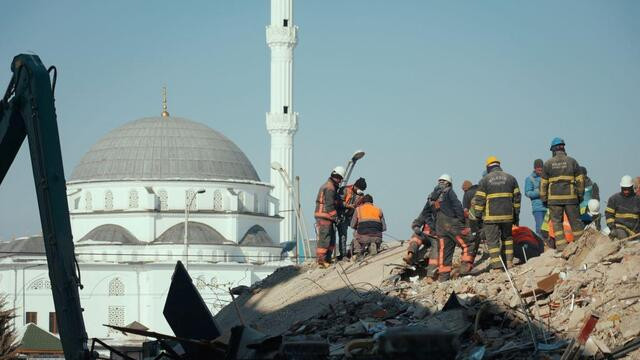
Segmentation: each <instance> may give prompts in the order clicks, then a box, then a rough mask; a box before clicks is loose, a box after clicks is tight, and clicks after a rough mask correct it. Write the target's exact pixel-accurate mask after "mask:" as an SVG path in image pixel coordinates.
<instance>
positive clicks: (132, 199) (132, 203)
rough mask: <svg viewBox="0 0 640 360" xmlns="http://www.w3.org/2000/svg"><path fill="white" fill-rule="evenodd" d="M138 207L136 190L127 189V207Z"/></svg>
mask: <svg viewBox="0 0 640 360" xmlns="http://www.w3.org/2000/svg"><path fill="white" fill-rule="evenodd" d="M137 207H138V191H136V190H131V191H129V209H136V208H137Z"/></svg>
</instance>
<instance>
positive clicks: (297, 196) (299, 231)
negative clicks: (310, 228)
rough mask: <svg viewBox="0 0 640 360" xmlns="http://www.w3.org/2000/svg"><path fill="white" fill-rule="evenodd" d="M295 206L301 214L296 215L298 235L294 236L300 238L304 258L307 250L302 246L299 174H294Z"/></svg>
mask: <svg viewBox="0 0 640 360" xmlns="http://www.w3.org/2000/svg"><path fill="white" fill-rule="evenodd" d="M295 185H296V189H295V190H296V204H295V206H296V208H297V209H298V214H301V215H300V216H298V218H299V219H298V236H296V239H300V241H301V242H302V243H303V247H302V248H301V250H302V257H303V258H305V257H307V252H306V251H305V250H306V249H305V248H306V247H305V246H304V238H302V231H301V229H302V224H301V219H300V218H302V206H301V205H300V176H296V183H295ZM299 255H300V251H298V256H299Z"/></svg>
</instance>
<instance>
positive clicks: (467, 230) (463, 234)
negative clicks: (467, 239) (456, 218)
mask: <svg viewBox="0 0 640 360" xmlns="http://www.w3.org/2000/svg"><path fill="white" fill-rule="evenodd" d="M470 233H471V228H468V227H466V228H464V229H462V231H460V235H462V236H467V235H469V234H470Z"/></svg>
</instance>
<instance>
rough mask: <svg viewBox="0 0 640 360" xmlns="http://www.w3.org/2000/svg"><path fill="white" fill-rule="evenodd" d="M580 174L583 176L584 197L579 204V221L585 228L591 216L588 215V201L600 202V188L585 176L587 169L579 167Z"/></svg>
mask: <svg viewBox="0 0 640 360" xmlns="http://www.w3.org/2000/svg"><path fill="white" fill-rule="evenodd" d="M580 172H581V173H582V175H584V195H583V196H582V201H581V202H580V220H582V222H583V223H584V225H585V226H586V225H587V224H589V223H591V215H589V209H588V207H589V201H590V200H591V199H595V200H598V201H600V188H599V187H598V184H597V183H595V182H593V181H592V180H591V178H590V177H589V176H588V175H587V168H586V167H584V166H581V167H580Z"/></svg>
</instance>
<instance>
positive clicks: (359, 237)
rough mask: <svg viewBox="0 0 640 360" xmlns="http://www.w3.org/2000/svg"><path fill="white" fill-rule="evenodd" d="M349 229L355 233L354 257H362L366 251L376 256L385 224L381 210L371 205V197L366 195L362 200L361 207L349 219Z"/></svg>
mask: <svg viewBox="0 0 640 360" xmlns="http://www.w3.org/2000/svg"><path fill="white" fill-rule="evenodd" d="M351 227H352V228H353V229H354V230H355V231H356V233H355V238H354V239H353V253H354V256H355V257H356V258H359V257H362V256H364V255H365V253H366V252H367V250H368V252H369V255H375V254H377V253H378V250H379V248H380V245H381V244H382V233H383V232H385V231H387V224H386V222H385V221H384V215H383V214H382V209H380V208H379V207H377V206H375V205H374V204H373V196H371V195H369V194H367V195H365V196H364V197H363V198H362V205H360V206H358V207H357V208H356V210H355V213H354V216H353V218H352V219H351Z"/></svg>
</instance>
